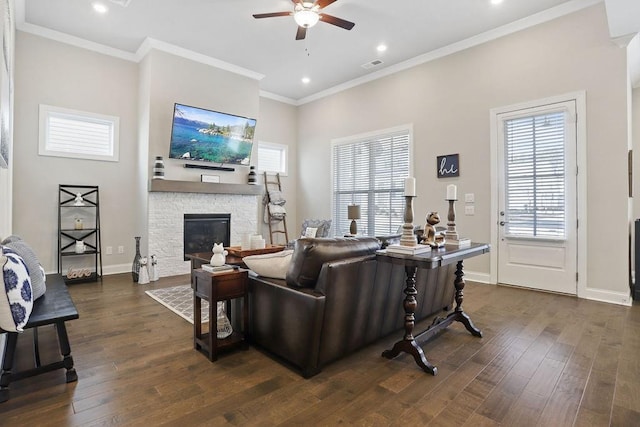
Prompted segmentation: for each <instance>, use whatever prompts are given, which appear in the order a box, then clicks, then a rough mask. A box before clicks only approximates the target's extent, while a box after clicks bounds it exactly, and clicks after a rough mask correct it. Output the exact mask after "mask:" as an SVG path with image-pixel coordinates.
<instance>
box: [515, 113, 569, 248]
mask: <svg viewBox="0 0 640 427" xmlns="http://www.w3.org/2000/svg"><path fill="white" fill-rule="evenodd" d="M565 126H566V114H565V112H562V111H561V112H554V113H546V114H541V115H534V116H528V117H521V118H515V119H511V120H506V121H505V135H506V138H505V144H506V147H505V148H506V150H505V152H506V159H505V160H506V162H505V168H506V170H505V189H506V192H505V207H506V212H505V214H506V224H505V232H506V235H507V236H511V237H525V238H547V239H549V238H551V239H559V238H564V237H565V218H566V215H565V198H566V196H567V195H566V189H565V175H566V170H565Z"/></svg>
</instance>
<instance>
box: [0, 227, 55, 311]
mask: <svg viewBox="0 0 640 427" xmlns="http://www.w3.org/2000/svg"><path fill="white" fill-rule="evenodd" d="M0 244H1V245H2V246H3V251H4V253H8V252H13V253H16V254H18V255H20V257H22V260H23V261H24V263H25V265H26V266H27V271H28V272H29V278H30V279H31V290H32V291H33V300H34V301H35V300H37V299H38V298H40V297H41V296H42V295H44V293H45V291H46V290H47V283H46V279H47V276H46V274H45V272H44V268H42V265H40V261H39V260H38V257H37V256H36V253H35V251H34V250H33V249H32V248H31V246H29V245H28V244H27V242H25V241H24V240H22V239H21V238H20V237H19V236H16V235H11V236H9V237H7V238H6V239H4V240H3V241H2V243H0Z"/></svg>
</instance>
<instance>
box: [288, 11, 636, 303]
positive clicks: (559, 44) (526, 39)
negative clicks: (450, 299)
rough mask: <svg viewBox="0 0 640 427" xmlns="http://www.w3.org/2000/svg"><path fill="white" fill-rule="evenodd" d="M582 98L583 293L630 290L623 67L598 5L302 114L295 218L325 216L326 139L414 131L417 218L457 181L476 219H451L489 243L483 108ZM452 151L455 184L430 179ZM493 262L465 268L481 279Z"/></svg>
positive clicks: (441, 206)
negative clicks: (408, 127) (471, 197)
mask: <svg viewBox="0 0 640 427" xmlns="http://www.w3.org/2000/svg"><path fill="white" fill-rule="evenodd" d="M578 90H585V91H586V94H587V139H588V142H587V144H588V147H587V157H588V158H587V166H588V168H589V169H588V179H587V181H588V183H587V187H588V194H587V203H588V208H587V209H588V212H587V214H588V221H589V222H588V232H587V233H588V243H589V245H588V250H587V252H588V253H587V268H588V283H587V286H588V287H589V288H594V289H600V290H604V291H605V293H611V294H612V295H615V296H618V294H619V293H624V292H627V293H628V280H627V274H628V261H627V260H628V254H627V247H628V245H627V239H628V237H627V236H628V231H627V230H628V213H627V200H628V199H627V168H626V158H627V119H626V118H627V79H626V61H625V50H624V49H620V48H618V47H616V46H615V45H614V44H613V43H611V41H610V40H609V35H608V30H607V18H606V14H605V10H604V6H603V5H597V6H594V7H591V8H588V9H585V10H582V11H579V12H577V13H575V14H572V15H569V16H565V17H562V18H559V19H556V20H554V21H551V22H548V23H545V24H542V25H538V26H536V27H533V28H530V29H527V30H524V31H521V32H518V33H515V34H512V35H509V36H506V37H503V38H500V39H497V40H495V41H492V42H490V43H486V44H483V45H480V46H477V47H474V48H470V49H467V50H465V51H462V52H459V53H456V54H454V55H450V56H447V57H444V58H441V59H438V60H435V61H432V62H429V63H426V64H423V65H420V66H417V67H414V68H412V69H409V70H406V71H402V72H399V73H396V74H394V75H391V76H389V77H386V78H383V79H379V80H376V81H373V82H371V83H368V84H364V85H361V86H358V87H355V88H353V89H350V90H347V91H344V92H341V93H339V94H336V95H333V96H330V97H327V98H324V99H321V100H318V101H315V102H312V103H309V104H307V105H303V106H301V107H300V115H299V122H298V123H299V129H300V132H299V148H298V149H299V152H300V153H301V157H300V165H299V170H300V173H299V175H300V180H299V190H298V213H299V216H300V217H306V216H309V215H313V216H321V217H328V218H330V217H331V189H330V187H329V180H328V179H318V177H321V176H325V175H326V174H327V169H326V165H328V164H330V155H331V153H330V141H331V139H334V138H340V137H345V136H349V135H355V134H359V133H363V132H370V131H374V130H377V129H384V128H389V127H393V126H398V125H401V124H404V123H412V124H413V129H414V171H415V172H414V173H415V177H416V180H417V191H418V197H417V199H416V203H415V206H414V207H415V212H416V215H415V216H416V217H417V218H420V219H422V218H424V213H426V212H428V211H431V210H438V211H440V212H446V204H445V201H444V195H445V191H446V190H445V189H446V185H447V184H450V183H455V184H457V185H458V191H459V193H460V194H464V193H475V198H476V202H475V210H476V214H475V216H464V215H461V214H460V213H459V214H458V218H457V224H458V229H459V230H460V231H461V232H462V233H463V234H464V235H466V236H468V237H470V238H472V239H473V240H476V241H484V242H489V241H490V240H491V236H490V232H489V229H490V217H491V212H490V197H491V190H492V189H491V188H490V187H491V186H490V176H491V172H492V171H491V170H490V157H489V148H490V135H489V111H490V109H491V108H496V107H501V106H506V105H511V104H515V103H519V102H524V101H530V100H536V99H541V98H545V97H550V96H554V95H561V94H565V93H569V92H574V91H578ZM319 117H320V118H322V119H321V120H317V118H319ZM450 153H460V168H461V174H460V177H459V178H454V179H451V178H450V179H444V180H443V179H440V180H438V179H437V178H436V167H435V163H436V160H435V158H436V156H437V155H441V154H450ZM604 165H619V167H606V166H604ZM605 224H606V229H607V232H606V233H605V232H603V230H604V227H603V226H604V225H605ZM603 248H606V250H603ZM491 256H495V254H491ZM489 261H490V258H489V257H487V256H484V257H479V258H476V259H472V260H469V262H468V263H467V262H465V265H466V268H467V270H468V271H473V272H476V273H479V274H481V275H482V274H484V275H488V274H489V270H490V262H489Z"/></svg>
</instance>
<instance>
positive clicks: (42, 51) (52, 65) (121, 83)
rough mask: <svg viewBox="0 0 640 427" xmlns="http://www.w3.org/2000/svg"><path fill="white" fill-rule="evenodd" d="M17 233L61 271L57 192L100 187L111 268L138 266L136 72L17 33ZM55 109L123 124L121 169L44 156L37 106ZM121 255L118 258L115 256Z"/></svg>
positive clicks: (106, 58)
mask: <svg viewBox="0 0 640 427" xmlns="http://www.w3.org/2000/svg"><path fill="white" fill-rule="evenodd" d="M15 82H16V89H15V95H16V98H15V112H16V114H15V141H16V144H15V153H14V166H15V169H14V172H15V173H14V187H13V189H14V205H13V232H14V233H15V234H18V235H20V236H21V237H23V238H24V239H25V240H26V241H27V242H29V243H30V244H31V246H32V247H33V248H34V249H35V251H36V253H37V254H38V256H39V258H40V261H41V263H42V264H43V266H44V268H45V270H46V271H48V272H50V271H56V270H57V254H58V250H57V242H58V238H57V229H58V216H57V212H58V211H57V203H58V184H82V185H98V186H100V205H101V206H100V215H101V226H102V227H101V228H102V233H101V234H102V245H103V250H104V247H106V246H113V247H114V248H116V247H117V246H120V245H122V246H124V247H125V253H124V254H121V255H118V254H117V253H114V254H113V255H109V256H103V261H104V264H105V265H109V264H111V265H117V264H127V263H129V264H130V263H131V260H132V259H133V254H134V244H133V243H134V241H133V235H134V233H135V232H136V230H135V227H134V225H135V224H136V215H137V212H138V211H139V210H140V206H141V203H140V197H139V195H138V194H137V192H136V186H135V181H136V165H137V155H138V153H137V147H138V144H137V130H138V127H137V119H136V111H137V106H138V97H137V93H138V71H137V64H135V63H132V62H128V61H124V60H121V59H116V58H113V57H109V56H105V55H102V54H98V53H95V52H91V51H88V50H84V49H79V48H76V47H72V46H69V45H66V44H62V43H58V42H55V41H52V40H49V39H44V38H41V37H38V36H34V35H31V34H27V33H23V32H20V31H18V32H17V33H16V79H15ZM39 104H48V105H54V106H58V107H64V108H71V109H76V110H81V111H89V112H94V113H100V114H107V115H112V116H118V117H120V161H119V162H100V161H91V160H76V159H65V158H61V157H47V156H40V155H38V106H39ZM114 252H117V251H114Z"/></svg>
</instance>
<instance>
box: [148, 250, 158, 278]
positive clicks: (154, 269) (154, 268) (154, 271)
mask: <svg viewBox="0 0 640 427" xmlns="http://www.w3.org/2000/svg"><path fill="white" fill-rule="evenodd" d="M149 270H150V271H149V276H151V277H150V280H151V281H152V282H155V281H157V280H158V279H159V278H160V272H159V271H158V257H157V256H155V255H151V266H150V267H149Z"/></svg>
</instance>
